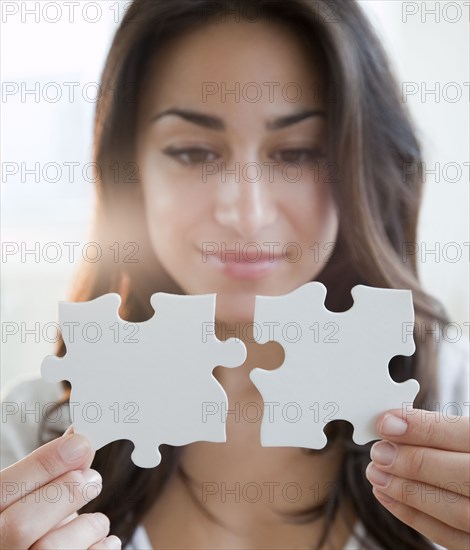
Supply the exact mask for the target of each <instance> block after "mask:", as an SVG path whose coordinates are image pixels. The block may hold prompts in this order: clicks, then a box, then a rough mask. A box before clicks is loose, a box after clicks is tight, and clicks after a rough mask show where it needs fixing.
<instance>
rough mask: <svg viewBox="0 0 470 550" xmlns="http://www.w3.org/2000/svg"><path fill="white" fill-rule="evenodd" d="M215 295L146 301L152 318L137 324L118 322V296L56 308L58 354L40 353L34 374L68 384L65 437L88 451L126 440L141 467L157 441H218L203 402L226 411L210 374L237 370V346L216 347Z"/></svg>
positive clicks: (149, 463)
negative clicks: (76, 437) (73, 436)
mask: <svg viewBox="0 0 470 550" xmlns="http://www.w3.org/2000/svg"><path fill="white" fill-rule="evenodd" d="M215 298H216V295H215V294H206V295H198V296H187V295H183V296H179V295H173V294H165V293H162V292H159V293H157V294H154V295H153V296H152V297H151V299H150V302H151V304H152V307H153V308H154V310H155V314H154V316H153V317H152V318H151V319H149V320H147V321H144V322H142V323H128V322H126V321H123V320H122V319H121V318H120V317H119V314H118V310H119V307H120V305H121V298H120V296H119V295H118V294H114V293H113V294H106V295H104V296H101V297H99V298H96V299H95V300H91V301H89V302H82V303H67V302H61V303H60V305H59V317H60V327H61V331H62V337H63V339H64V342H65V345H66V348H67V353H66V355H65V356H64V357H63V358H59V357H55V356H49V357H46V358H45V359H44V361H43V364H42V368H41V370H42V377H43V378H45V379H46V380H47V381H49V382H59V381H61V380H68V381H70V383H71V385H72V390H71V396H70V415H71V419H72V423H73V426H74V431H75V433H80V434H83V435H85V436H86V437H87V438H88V439H89V440H90V442H91V445H92V448H93V449H94V450H98V449H100V448H101V447H103V446H104V445H106V444H108V443H110V442H112V441H115V440H119V439H129V440H131V441H133V442H134V446H135V447H134V451H133V452H132V455H131V456H132V460H133V461H134V463H135V464H136V465H137V466H140V467H142V468H152V467H154V466H157V465H158V464H159V463H160V461H161V455H160V452H159V450H158V447H159V446H160V445H161V444H163V443H165V444H169V445H186V444H188V443H192V442H194V441H212V442H224V441H226V433H225V423H223V422H221V421H220V417H218V416H217V415H203V404H204V403H205V402H208V403H214V402H215V403H223V402H225V404H226V407H225V410H227V409H228V406H227V405H228V404H227V395H226V393H225V391H224V389H223V387H222V386H221V385H220V384H219V382H218V381H217V380H216V379H215V378H214V376H213V375H212V371H213V369H214V368H215V367H216V366H218V365H222V366H224V367H229V368H233V367H237V366H239V365H241V364H242V363H243V362H244V361H245V358H246V348H245V345H244V344H243V343H242V342H241V341H240V340H237V339H235V338H230V339H228V340H226V341H224V342H222V341H220V340H218V339H217V338H216V336H215V335H214V330H213V327H214V315H215Z"/></svg>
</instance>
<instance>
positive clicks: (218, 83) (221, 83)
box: [143, 20, 323, 115]
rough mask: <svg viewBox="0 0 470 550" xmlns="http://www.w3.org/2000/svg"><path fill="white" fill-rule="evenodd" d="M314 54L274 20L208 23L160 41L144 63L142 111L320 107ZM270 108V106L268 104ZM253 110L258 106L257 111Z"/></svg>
mask: <svg viewBox="0 0 470 550" xmlns="http://www.w3.org/2000/svg"><path fill="white" fill-rule="evenodd" d="M319 60H320V55H319V52H318V51H316V50H315V48H314V47H313V46H312V47H310V48H307V47H306V46H305V44H304V43H303V42H302V41H301V40H300V39H299V38H298V36H297V35H296V33H295V31H294V30H292V29H290V28H289V27H287V26H284V25H282V24H280V23H277V22H273V21H269V22H256V23H250V22H247V21H235V20H227V21H225V22H214V23H209V24H206V25H204V26H200V27H198V28H196V29H193V30H190V31H187V32H185V33H184V34H182V35H180V36H177V37H175V38H173V39H171V40H170V41H169V42H166V43H165V44H164V45H163V46H162V47H161V48H160V50H158V51H157V52H156V54H155V55H154V56H153V58H152V59H151V61H150V63H149V70H148V74H147V75H145V76H146V79H145V85H144V89H143V92H144V101H143V109H144V110H145V111H147V110H148V109H153V110H155V109H165V108H169V107H173V106H178V107H182V108H184V107H196V106H201V107H205V108H206V109H208V110H209V109H210V110H211V111H212V112H214V111H215V112H217V111H218V112H220V113H221V114H222V113H225V114H227V113H229V112H230V111H234V110H235V111H237V112H239V111H240V109H243V108H244V109H246V110H247V111H251V112H253V114H254V115H256V114H257V112H259V108H260V107H261V106H262V107H263V111H264V112H265V114H267V115H269V112H270V110H272V111H273V112H274V108H275V107H276V108H278V107H279V105H280V104H285V105H286V106H292V107H295V108H302V107H322V106H323V103H322V99H321V98H322V95H323V94H322V93H321V91H322V86H323V74H322V71H321V64H320V62H319ZM271 107H272V108H271ZM257 109H258V110H257Z"/></svg>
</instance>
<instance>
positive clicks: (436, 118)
mask: <svg viewBox="0 0 470 550" xmlns="http://www.w3.org/2000/svg"><path fill="white" fill-rule="evenodd" d="M70 4H74V3H73V2H47V3H46V2H29V1H27V2H8V1H3V2H2V6H1V9H2V29H1V30H2V32H1V78H2V95H1V102H0V108H1V128H0V131H1V158H2V164H1V166H2V181H1V185H2V189H1V238H2V261H1V264H0V267H1V288H2V293H1V327H2V346H1V348H2V351H1V383H2V386H3V387H5V385H8V386H10V385H11V384H13V383H16V382H17V381H19V380H20V379H24V378H26V377H28V378H29V377H32V376H40V365H41V361H42V359H43V358H44V356H45V355H47V354H50V353H53V352H54V349H55V344H54V343H53V342H54V340H55V336H56V332H55V330H54V326H53V325H48V323H56V322H57V321H58V307H57V306H58V301H59V300H65V299H67V294H68V289H69V287H70V283H71V281H72V279H73V276H74V273H75V272H76V270H77V268H78V266H79V264H80V261H81V259H82V254H86V255H87V256H88V257H89V258H90V257H91V258H94V255H95V254H96V250H93V249H92V248H87V247H86V246H85V243H87V242H88V241H89V223H90V220H91V217H92V213H93V182H92V172H91V168H90V162H91V145H92V141H91V140H92V124H93V114H94V108H95V103H96V97H97V93H98V89H97V85H96V83H98V82H99V77H100V72H101V69H102V66H103V63H104V60H105V56H106V53H107V50H108V47H109V45H110V42H111V39H112V36H113V33H114V32H115V30H116V27H117V25H118V23H119V22H120V21H121V20H122V17H123V15H124V13H125V10H126V9H127V7H128V5H129V4H130V2H129V1H114V0H109V1H98V2H81V3H80V6H78V7H75V8H74V12H72V7H71V6H70ZM360 4H361V5H362V7H363V9H364V11H365V12H366V13H367V15H368V16H369V17H370V19H371V20H372V22H373V24H374V26H375V27H376V29H377V32H378V33H379V36H380V37H381V39H382V40H383V42H384V44H385V47H386V49H387V50H388V52H389V54H390V57H391V61H392V65H393V66H394V68H395V70H396V73H397V76H398V79H399V81H400V82H401V83H402V90H403V101H404V102H406V104H407V106H408V107H409V109H410V111H411V113H412V115H413V118H414V121H415V124H416V126H417V128H418V132H419V137H420V139H421V142H422V144H423V147H424V153H425V160H426V165H425V167H426V170H427V171H428V175H427V186H426V192H425V197H424V205H423V209H422V214H421V219H420V225H419V239H418V243H417V246H416V248H415V250H414V251H413V253H416V254H417V256H418V260H419V268H420V274H421V278H422V281H423V284H424V286H425V288H426V289H427V290H428V291H429V292H431V293H432V294H433V295H435V296H436V297H438V298H439V299H440V300H441V301H442V302H443V304H444V305H445V306H446V308H447V310H448V312H449V315H450V318H451V321H452V323H453V325H452V327H451V329H449V331H448V338H449V339H451V340H457V338H458V340H459V342H460V344H463V345H465V346H468V342H469V336H468V329H469V325H468V321H469V286H468V281H469V240H470V238H469V199H470V197H469V158H468V151H469V133H468V121H469V80H470V78H469V51H470V48H469V33H468V20H469V6H468V3H465V2H444V1H442V2H432V1H429V2H402V1H398V0H395V1H393V2H392V1H389V0H384V1H382V0H365V1H361V2H360ZM465 4H467V5H465ZM37 5H39V9H38V7H37ZM46 5H47V6H49V7H48V8H47V10H44V9H43V8H44V6H46ZM16 10H17V11H16ZM67 243H68V244H67ZM72 243H76V244H72ZM408 252H411V251H408ZM108 253H110V251H108ZM113 253H114V252H113ZM120 253H122V251H120Z"/></svg>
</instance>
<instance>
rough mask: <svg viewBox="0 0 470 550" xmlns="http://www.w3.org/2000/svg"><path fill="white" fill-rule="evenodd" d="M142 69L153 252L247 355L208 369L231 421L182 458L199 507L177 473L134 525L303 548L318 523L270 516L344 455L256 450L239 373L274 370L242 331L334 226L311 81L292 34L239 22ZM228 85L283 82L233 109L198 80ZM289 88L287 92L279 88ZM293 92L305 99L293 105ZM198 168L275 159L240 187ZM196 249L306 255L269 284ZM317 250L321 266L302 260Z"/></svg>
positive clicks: (250, 394) (246, 387) (311, 274)
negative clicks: (312, 165)
mask: <svg viewBox="0 0 470 550" xmlns="http://www.w3.org/2000/svg"><path fill="white" fill-rule="evenodd" d="M214 45H217V47H215V46H214ZM221 60H223V63H222V62H221ZM152 69H153V72H152V75H153V78H149V81H148V85H147V87H146V94H145V97H144V98H143V102H142V105H141V110H140V123H139V136H138V149H137V151H138V164H139V168H140V174H141V180H142V184H143V188H144V193H145V199H146V212H147V220H148V227H149V232H150V235H151V238H152V242H153V244H154V249H155V252H156V254H157V256H158V258H159V260H160V262H161V263H162V265H163V267H164V268H165V269H166V270H167V271H168V272H169V273H170V275H171V276H172V277H173V278H174V279H175V280H176V281H177V282H178V284H179V285H180V286H181V287H182V288H183V289H184V290H185V291H186V292H187V293H191V294H203V293H209V292H217V313H216V317H217V320H218V322H219V323H220V324H219V327H218V328H219V336H220V338H221V339H224V336H225V337H229V336H232V335H233V333H231V334H228V332H229V331H235V333H236V334H237V335H238V336H239V337H240V338H241V339H242V340H244V342H245V344H246V345H247V348H248V356H247V360H246V362H245V363H244V365H243V366H242V367H240V368H237V369H224V368H223V367H218V368H217V369H216V370H215V372H214V374H215V375H216V377H217V379H218V380H219V381H220V382H221V384H222V385H223V386H224V388H225V390H226V392H227V395H228V400H229V407H230V409H231V410H237V409H238V411H239V417H237V415H236V414H229V415H228V418H227V443H226V444H223V445H221V444H218V443H208V442H200V443H194V444H191V445H188V446H186V447H185V449H184V452H183V458H182V466H183V469H184V471H185V472H187V474H188V475H189V476H190V477H191V479H192V480H193V485H192V491H193V492H194V494H195V495H196V500H197V504H196V502H195V501H194V500H193V498H191V496H190V492H188V489H187V487H186V486H185V484H184V483H183V482H182V481H181V479H179V478H178V477H176V476H175V477H174V478H173V479H172V480H171V482H170V483H169V485H168V486H167V488H166V490H165V491H164V493H163V494H162V495H161V497H160V498H159V499H158V501H157V502H156V503H155V505H154V506H153V508H152V509H151V511H150V512H149V513H148V514H147V516H146V517H145V518H144V522H143V524H144V526H145V528H146V530H147V533H148V535H149V538H150V541H151V542H152V545H153V546H154V547H156V548H307V547H311V546H312V544H313V543H314V542H315V541H316V540H318V539H319V536H320V533H321V529H322V521H317V522H315V523H307V524H304V525H295V524H292V523H288V522H286V521H285V519H283V518H282V517H281V516H280V515H279V513H278V512H281V513H284V512H287V513H292V512H294V511H296V510H297V511H298V510H301V509H304V508H306V507H307V506H309V505H313V504H316V503H317V504H318V502H319V500H320V499H322V498H323V497H325V495H326V494H327V492H328V483H329V482H333V481H334V479H335V474H336V472H337V470H338V467H339V461H340V458H341V457H340V454H339V452H338V451H337V450H335V449H334V448H331V449H330V450H329V451H328V452H327V453H324V454H316V455H307V454H306V453H303V452H302V450H301V449H299V448H264V447H261V446H260V441H259V440H260V437H259V433H260V422H261V414H259V412H260V411H262V410H263V400H262V398H261V395H260V394H259V393H258V391H257V389H256V387H255V386H254V385H253V384H252V382H251V381H250V379H249V377H248V375H249V372H250V371H251V369H253V368H254V367H257V366H258V367H260V366H261V367H263V368H276V367H278V366H280V364H281V363H282V360H283V351H282V348H281V347H280V346H278V345H276V344H272V345H265V346H260V345H258V344H256V343H254V342H253V339H252V335H251V334H249V333H248V332H247V330H245V329H246V326H247V325H246V323H249V322H250V321H251V320H252V318H253V306H254V296H255V295H256V294H272V295H276V294H284V293H287V292H290V291H291V290H293V289H294V288H296V287H298V286H300V285H301V284H304V283H306V282H308V281H309V280H312V279H313V278H315V276H316V275H317V274H318V273H319V272H320V270H321V269H322V267H323V266H324V260H325V257H326V254H327V253H328V247H327V246H325V244H327V243H331V244H333V243H334V242H335V240H336V232H337V225H338V220H337V215H336V211H335V207H334V204H333V201H332V200H331V197H330V191H329V189H328V186H327V185H325V184H321V183H318V181H317V182H315V181H313V178H312V171H311V170H309V169H308V162H312V160H316V161H317V162H318V163H319V166H320V173H323V172H322V171H323V170H324V164H323V163H324V161H325V157H324V155H325V139H326V136H325V132H326V125H325V115H326V109H325V105H324V103H323V102H322V101H321V99H320V97H319V96H320V95H321V94H319V90H320V89H321V85H322V79H321V72H320V70H319V67H318V65H317V63H315V61H314V60H312V59H311V58H310V57H309V56H308V55H307V53H306V52H305V51H304V49H303V48H302V45H301V44H299V43H298V41H297V39H296V37H295V36H294V35H292V34H291V33H290V32H289V31H288V30H286V29H284V28H278V27H277V26H272V25H271V24H267V23H257V24H250V23H236V22H226V23H224V24H213V25H211V26H209V27H208V28H204V29H203V30H196V31H194V32H190V33H187V34H185V35H184V36H183V37H180V38H177V39H176V40H175V41H173V42H171V43H170V44H168V45H167V47H166V48H165V49H164V50H163V52H162V53H161V54H160V55H159V56H158V57H156V58H155V60H154V65H153V67H152ZM237 82H238V83H240V85H241V88H240V89H241V90H242V89H243V86H244V84H246V83H250V82H251V83H258V84H259V85H260V86H262V84H263V83H266V82H276V83H279V87H278V88H277V92H276V91H275V90H276V88H275V89H274V94H273V95H272V96H270V95H269V93H268V89H267V88H263V89H264V92H265V93H263V94H262V96H261V97H260V99H259V101H256V102H250V101H249V100H247V99H246V98H247V97H248V93H250V94H252V93H253V92H254V88H252V89H251V90H248V89H246V92H247V93H246V94H245V95H244V94H243V91H242V92H241V94H240V97H239V98H238V101H237V100H236V99H235V98H234V97H233V96H230V95H229V94H227V95H226V96H224V95H222V94H221V93H211V94H206V95H204V89H205V88H204V86H205V85H207V83H211V85H212V86H215V88H214V87H212V88H210V90H211V91H213V90H214V89H217V88H218V89H219V90H222V89H223V85H224V84H225V85H226V87H227V89H235V86H236V83H237ZM288 83H295V85H294V86H291V87H290V88H285V85H286V84H288ZM283 88H284V93H282V92H281V90H282V89H283ZM296 89H300V90H301V98H300V99H298V100H297V101H295V102H292V101H289V99H290V98H292V97H295V90H296ZM205 90H206V91H207V86H206V89H205ZM250 97H253V96H252V95H250ZM183 108H184V109H188V110H191V111H197V112H198V113H203V114H208V115H211V116H217V117H219V118H220V119H222V120H223V122H224V123H225V126H226V128H225V130H215V129H207V128H203V127H202V126H200V125H198V124H197V123H194V122H190V121H187V120H184V119H183V118H182V117H180V116H176V115H167V116H162V117H161V118H157V120H155V116H156V115H159V114H161V113H163V112H165V111H167V110H168V109H183ZM306 110H311V111H315V112H316V113H321V114H319V115H318V114H317V115H313V116H309V117H307V118H305V119H303V120H301V121H298V122H296V123H292V124H289V125H288V126H286V127H285V128H282V129H276V130H267V129H266V127H265V125H266V124H267V122H269V121H270V120H272V119H275V118H277V117H282V116H285V115H291V114H294V113H298V112H301V111H306ZM169 147H170V148H171V147H173V148H174V149H178V150H180V151H181V150H182V149H184V148H203V149H204V150H206V151H208V153H204V151H202V152H199V153H198V152H195V151H193V152H191V153H184V152H183V153H181V152H180V153H178V154H179V157H176V158H175V157H174V156H170V155H168V154H166V153H165V151H168V148H169ZM292 150H293V152H292ZM309 151H310V152H311V153H309ZM201 160H202V161H203V162H206V163H211V162H212V163H216V165H217V166H220V165H221V164H220V163H222V162H225V163H226V166H227V169H233V168H234V165H235V162H239V163H240V165H242V166H243V165H246V164H247V163H250V162H251V163H257V164H258V165H259V166H264V165H263V163H264V162H268V161H271V162H277V168H275V171H274V173H273V179H270V176H269V174H268V171H267V170H264V171H263V174H262V177H261V178H260V179H259V181H253V180H254V177H253V176H251V175H250V174H248V175H245V177H243V175H242V177H241V178H240V179H237V178H236V176H233V175H232V176H231V175H230V174H229V173H227V175H226V178H225V179H222V176H221V172H220V171H219V172H217V173H216V174H212V175H208V176H207V177H206V179H205V180H204V179H203V176H202V174H203V172H201ZM289 162H290V163H291V165H292V164H296V165H297V166H299V167H300V169H301V174H302V175H301V178H300V180H299V181H297V182H295V183H292V182H289V181H286V177H284V176H283V172H282V169H283V168H284V167H285V166H286V164H288V163H289ZM210 167H211V168H212V167H213V165H212V164H211V165H210ZM289 177H292V176H289V175H287V179H288V178H289ZM250 178H251V180H250ZM320 181H323V178H321V179H320ZM204 242H210V243H217V245H220V246H222V243H226V246H227V249H233V248H234V243H237V242H239V243H241V245H242V246H243V244H246V243H253V242H255V243H258V244H259V245H260V246H262V245H263V243H265V242H278V243H281V247H282V245H284V244H285V243H289V242H295V243H297V244H298V245H299V247H300V248H301V250H302V253H303V254H302V257H301V259H300V260H299V261H289V260H290V259H291V257H287V253H286V257H285V258H283V260H282V261H281V262H280V265H279V266H278V268H277V269H274V270H273V271H271V272H270V273H268V274H266V275H265V276H263V277H259V278H255V279H253V278H243V277H237V276H233V275H230V274H227V273H224V272H221V271H220V270H219V269H217V268H214V266H213V265H212V264H211V263H210V262H204V261H202V259H201V249H202V248H203V243H204ZM315 243H318V245H319V246H318V250H319V251H321V257H318V256H315V254H312V252H311V251H310V253H309V246H312V245H314V244H315ZM237 323H238V325H237ZM254 420H255V421H254ZM299 488H300V492H301V496H300V492H299ZM230 490H231V491H232V493H230V492H229V491H230ZM234 490H235V493H233V491H234ZM204 509H205V510H207V511H208V512H210V513H211V514H212V515H213V516H214V517H215V518H217V521H213V520H212V519H210V518H209V517H207V515H206V514H204V512H203V510H204ZM343 512H347V513H348V514H349V520H350V522H351V521H352V517H353V516H352V512H351V509H350V507H347V508H346V505H343V509H342V510H341V513H340V515H339V516H340V517H339V519H338V521H337V522H336V524H335V525H334V528H333V536H332V538H331V539H330V540H329V542H328V545H327V546H325V547H329V548H342V547H343V546H344V544H345V542H346V541H347V539H348V538H349V536H350V532H349V530H348V528H347V527H346V524H345V523H344V521H343V520H342V519H341V515H342V513H343ZM217 522H220V523H222V526H220V525H218V523H217Z"/></svg>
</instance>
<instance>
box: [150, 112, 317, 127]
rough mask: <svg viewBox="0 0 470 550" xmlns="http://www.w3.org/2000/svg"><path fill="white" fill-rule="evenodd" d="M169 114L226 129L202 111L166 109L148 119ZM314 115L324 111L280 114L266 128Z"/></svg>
mask: <svg viewBox="0 0 470 550" xmlns="http://www.w3.org/2000/svg"><path fill="white" fill-rule="evenodd" d="M170 115H173V116H178V117H180V118H182V119H183V120H186V121H188V122H191V123H193V124H197V125H198V126H202V127H203V128H209V129H210V130H218V131H223V130H225V129H226V125H225V122H224V121H223V120H222V119H221V118H220V117H217V116H213V115H206V114H204V113H198V112H197V111H191V110H187V109H167V110H166V111H163V112H162V113H158V114H157V115H155V116H154V117H152V118H151V119H150V123H153V122H156V121H157V120H160V119H161V118H163V117H165V116H170ZM316 116H322V117H325V116H326V114H325V112H324V111H321V110H315V109H308V110H304V111H299V112H298V113H293V114H290V115H285V116H281V117H278V118H275V119H273V120H271V121H269V122H267V123H266V129H267V130H280V129H282V128H286V127H287V126H291V125H293V124H297V123H298V122H301V121H303V120H305V119H307V118H311V117H316Z"/></svg>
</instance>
